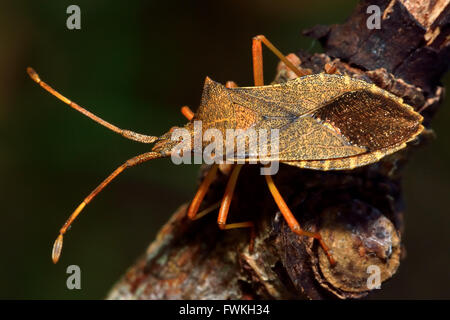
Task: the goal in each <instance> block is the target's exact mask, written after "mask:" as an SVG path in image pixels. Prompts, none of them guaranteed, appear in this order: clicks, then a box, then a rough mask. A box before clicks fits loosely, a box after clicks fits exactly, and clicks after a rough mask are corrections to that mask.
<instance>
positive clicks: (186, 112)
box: [181, 106, 195, 121]
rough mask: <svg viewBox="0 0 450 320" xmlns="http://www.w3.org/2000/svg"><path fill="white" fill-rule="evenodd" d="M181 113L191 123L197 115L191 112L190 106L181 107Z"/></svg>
mask: <svg viewBox="0 0 450 320" xmlns="http://www.w3.org/2000/svg"><path fill="white" fill-rule="evenodd" d="M181 113H182V114H183V116H185V117H186V119H188V120H189V121H191V120H192V119H193V118H194V115H195V114H194V112H193V111H192V110H191V108H189V107H188V106H182V107H181Z"/></svg>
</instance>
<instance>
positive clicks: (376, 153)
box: [221, 74, 423, 170]
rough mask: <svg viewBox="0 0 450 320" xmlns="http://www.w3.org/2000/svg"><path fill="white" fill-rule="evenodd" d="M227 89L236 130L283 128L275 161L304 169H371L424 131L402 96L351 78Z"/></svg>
mask: <svg viewBox="0 0 450 320" xmlns="http://www.w3.org/2000/svg"><path fill="white" fill-rule="evenodd" d="M221 89H222V88H221ZM222 90H223V89H222ZM225 90H226V91H227V93H228V97H227V98H226V99H225V100H227V103H228V104H230V103H232V106H233V109H232V110H233V114H228V116H229V117H227V118H228V119H230V118H231V119H233V120H234V121H232V122H233V123H230V124H232V127H235V128H244V129H245V128H253V129H256V130H258V129H266V130H270V129H278V130H279V141H278V143H279V148H278V153H277V154H273V155H272V157H273V158H275V159H277V160H279V161H280V162H283V163H286V164H289V165H293V166H298V167H302V168H311V169H318V170H333V169H334V170H339V169H341V170H342V169H352V168H355V167H359V166H363V165H367V164H370V163H373V162H376V161H378V160H379V159H381V158H382V157H384V156H386V155H388V154H391V153H393V152H396V151H398V150H400V149H402V148H404V147H405V146H406V143H407V142H409V141H411V140H413V139H414V138H415V137H416V136H417V135H418V134H420V132H421V131H422V130H423V126H422V125H421V122H422V116H421V115H420V114H418V113H417V112H415V111H414V110H413V108H412V107H410V106H408V105H407V104H404V103H403V101H402V99H401V98H398V97H396V96H394V95H392V94H390V93H389V92H387V91H385V90H383V89H381V88H379V87H377V86H375V85H373V84H370V83H367V82H365V81H362V80H357V79H353V78H350V77H348V76H341V75H329V74H316V75H310V76H305V77H301V78H297V79H295V80H291V81H288V82H286V83H283V84H276V85H269V86H261V87H243V88H231V89H225ZM224 98H225V97H224ZM273 158H272V159H273ZM246 159H247V160H255V159H254V156H251V155H248V156H247V158H246Z"/></svg>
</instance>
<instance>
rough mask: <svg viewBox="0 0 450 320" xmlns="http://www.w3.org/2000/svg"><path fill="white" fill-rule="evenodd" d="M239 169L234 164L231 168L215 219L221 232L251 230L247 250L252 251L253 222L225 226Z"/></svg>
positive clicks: (239, 165) (239, 166)
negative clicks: (240, 229) (239, 229)
mask: <svg viewBox="0 0 450 320" xmlns="http://www.w3.org/2000/svg"><path fill="white" fill-rule="evenodd" d="M241 168H242V164H236V165H235V167H234V168H233V171H232V172H231V175H230V179H229V180H228V183H227V187H226V189H225V194H224V195H223V198H222V204H221V205H220V209H219V216H218V218H217V224H218V225H219V228H220V229H222V230H226V229H236V228H251V234H250V236H251V237H250V247H249V250H250V251H253V244H254V238H255V225H254V223H253V221H245V222H237V223H228V224H227V217H228V212H229V210H230V204H231V200H232V199H233V195H234V189H235V188H236V182H237V178H238V176H239V173H240V171H241Z"/></svg>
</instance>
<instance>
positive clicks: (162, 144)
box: [27, 35, 423, 264]
mask: <svg viewBox="0 0 450 320" xmlns="http://www.w3.org/2000/svg"><path fill="white" fill-rule="evenodd" d="M262 43H264V44H265V45H266V46H267V47H268V48H269V49H270V50H271V51H272V52H273V53H274V54H275V55H277V56H278V58H279V59H280V60H281V61H282V62H284V64H285V65H286V66H287V67H288V68H289V69H290V70H292V71H293V72H294V73H295V74H296V75H297V76H298V78H296V79H294V80H290V81H288V82H286V83H283V84H274V85H267V86H264V79H263V62H262V61H263V60H262V45H261V44H262ZM252 55H253V75H254V84H255V86H254V87H243V88H240V87H237V85H236V84H235V83H234V82H232V81H229V82H227V84H226V85H225V86H223V85H221V84H219V83H217V82H214V81H212V80H211V79H210V78H208V77H207V78H206V80H205V84H204V88H203V95H202V99H201V104H200V106H199V108H198V110H197V113H195V114H194V113H193V112H192V111H191V110H190V109H189V108H188V107H186V106H184V107H182V109H181V112H182V113H183V115H184V116H185V117H186V118H187V119H188V120H189V122H188V123H187V124H186V125H185V126H184V128H185V129H187V130H189V132H192V131H193V121H194V120H201V121H202V126H203V128H205V129H207V128H215V129H218V130H219V131H220V132H223V133H224V132H225V130H227V129H238V128H240V129H247V128H254V129H259V128H277V129H279V140H278V142H279V147H278V152H277V154H276V160H277V161H279V162H281V163H285V164H288V165H292V166H297V167H300V168H309V169H315V170H345V169H353V168H356V167H360V166H364V165H368V164H371V163H374V162H377V161H378V160H380V159H381V158H383V157H384V156H386V155H389V154H392V153H394V152H396V151H398V150H400V149H402V148H404V147H405V146H406V143H408V142H409V141H411V140H413V139H414V138H415V137H416V136H417V135H419V134H420V133H421V132H422V130H423V126H422V125H421V122H422V116H421V115H420V114H418V113H417V112H415V111H414V110H413V108H412V107H410V106H408V105H406V104H404V103H403V101H402V99H401V98H399V97H396V96H394V95H392V94H390V93H389V92H387V91H385V90H383V89H381V88H379V87H377V86H375V85H373V84H370V83H367V82H365V81H361V80H357V79H353V78H351V77H348V76H343V75H338V74H330V73H334V72H335V71H336V68H334V67H329V66H328V68H326V72H327V73H320V74H314V75H309V74H307V73H306V72H304V71H303V70H301V69H300V68H298V67H296V66H295V65H293V64H292V63H291V62H290V61H289V59H287V58H286V57H285V56H284V55H283V54H282V53H281V52H280V51H279V50H278V49H277V48H275V47H274V46H273V45H272V43H270V42H269V41H268V40H267V38H265V37H264V36H262V35H259V36H256V37H254V38H253V45H252ZM27 72H28V74H29V75H30V77H31V78H32V79H33V80H34V81H35V82H36V83H38V84H39V85H40V86H41V87H42V88H44V89H45V90H47V91H48V92H49V93H51V94H52V95H54V96H56V97H57V98H58V99H60V100H61V101H63V102H64V103H66V104H68V105H69V106H70V107H72V108H74V109H75V110H77V111H79V112H81V113H83V114H84V115H85V116H87V117H89V118H91V119H92V120H94V121H95V122H97V123H99V124H101V125H103V126H105V127H106V128H108V129H110V130H112V131H114V132H117V133H119V134H121V135H122V136H124V137H125V138H128V139H131V140H135V141H138V142H141V143H155V145H154V146H153V148H152V150H151V151H149V152H146V153H143V154H140V155H138V156H136V157H134V158H131V159H129V160H127V161H126V162H125V163H123V164H122V165H121V166H119V167H118V168H117V169H116V170H115V171H114V172H113V173H111V174H110V175H109V176H108V177H107V178H106V179H105V180H104V181H103V182H102V183H101V184H100V185H99V186H98V187H97V188H96V189H94V190H93V191H92V192H91V193H90V194H89V195H88V196H87V197H86V198H85V199H84V200H83V201H82V202H81V204H80V205H79V206H78V207H77V208H76V209H75V211H74V212H73V213H72V214H71V215H70V217H69V219H68V220H67V221H66V222H65V224H64V225H63V226H62V228H61V229H60V231H59V235H58V237H57V239H56V241H55V243H54V246H53V250H52V259H53V262H54V263H56V262H57V261H58V260H59V258H60V255H61V250H62V245H63V236H64V234H65V233H66V232H67V230H68V228H69V226H70V225H71V224H72V223H73V221H74V220H75V219H76V218H77V217H78V215H79V214H80V212H81V211H82V210H83V209H84V207H85V206H86V205H87V204H88V203H89V202H91V200H92V199H93V198H94V197H95V196H96V195H97V194H98V193H99V192H100V191H101V190H103V189H104V188H105V187H106V186H107V185H108V184H109V183H110V182H111V181H112V180H113V179H114V178H116V177H117V176H118V175H119V174H120V173H121V172H122V171H124V170H125V169H126V168H129V167H132V166H135V165H137V164H140V163H143V162H146V161H149V160H152V159H157V158H163V157H169V156H171V153H172V149H173V147H174V146H175V144H176V143H177V142H176V141H172V140H171V138H170V137H171V134H170V132H171V131H169V132H167V133H165V134H163V135H162V136H160V137H156V136H148V135H143V134H139V133H136V132H133V131H130V130H124V129H121V128H118V127H116V126H114V125H112V124H111V123H109V122H107V121H105V120H103V119H101V118H99V117H97V116H96V115H94V114H92V113H90V112H89V111H87V110H86V109H84V108H83V107H81V106H79V105H78V104H76V103H74V102H73V101H71V100H69V99H67V98H66V97H64V96H63V95H61V94H60V93H58V92H57V91H56V90H54V89H53V88H51V87H50V86H49V85H48V84H46V83H45V82H43V81H42V80H41V79H40V77H39V76H38V74H37V73H36V72H35V71H34V70H33V69H32V68H28V69H27ZM190 151H191V152H192V151H193V150H192V149H191V150H190ZM256 156H257V155H256ZM252 157H255V155H253V156H251V155H250V154H248V155H247V156H246V158H245V161H246V162H250V160H255V159H253V158H252ZM242 165H243V164H240V163H235V164H233V168H232V171H231V174H230V177H229V180H228V184H227V186H226V189H225V192H224V196H223V199H222V202H221V204H220V208H219V214H218V221H217V222H218V225H219V227H220V228H221V229H232V228H251V229H252V230H253V227H254V223H253V221H245V222H239V223H231V224H227V216H228V211H229V208H230V203H231V200H232V198H233V193H234V189H235V186H236V182H237V179H238V175H239V172H240V170H241V167H242ZM217 170H218V164H213V165H212V166H211V169H210V170H209V172H208V173H207V175H206V177H205V179H204V180H203V181H202V183H201V184H200V187H199V189H198V191H197V193H196V195H195V196H194V198H193V200H192V202H191V204H190V206H189V208H188V210H187V215H188V217H189V218H190V219H197V218H199V217H200V216H203V215H204V214H206V213H207V212H209V211H212V209H215V208H217V207H219V205H217V206H215V207H212V208H209V209H207V210H204V211H203V212H201V213H198V210H199V207H200V204H201V203H202V200H203V198H204V196H205V195H206V193H207V191H208V188H209V186H210V184H211V182H212V181H213V180H214V178H215V176H216V173H217ZM265 180H266V183H267V185H268V187H269V190H270V192H271V194H272V196H273V198H274V200H275V202H276V204H277V206H278V208H279V210H280V212H281V213H282V215H283V216H284V218H285V219H286V222H287V223H288V225H289V227H290V228H291V230H292V231H293V232H294V233H296V234H298V235H300V236H308V237H313V238H315V239H317V240H318V242H319V244H320V246H321V247H322V249H323V250H324V252H325V253H326V254H327V256H328V259H329V262H330V264H334V263H335V260H334V259H333V257H332V254H331V252H330V249H329V248H328V247H327V246H326V244H325V243H324V241H322V238H321V236H320V234H319V233H316V232H308V231H305V230H303V229H302V228H301V227H300V224H299V223H298V222H297V220H296V218H295V217H294V215H293V214H292V212H291V211H290V209H289V207H288V205H287V204H286V202H285V201H284V200H283V197H282V196H281V194H280V192H279V191H278V189H277V187H276V186H275V184H274V182H273V179H272V177H271V176H270V175H266V176H265Z"/></svg>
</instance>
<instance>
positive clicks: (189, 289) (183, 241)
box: [108, 0, 450, 299]
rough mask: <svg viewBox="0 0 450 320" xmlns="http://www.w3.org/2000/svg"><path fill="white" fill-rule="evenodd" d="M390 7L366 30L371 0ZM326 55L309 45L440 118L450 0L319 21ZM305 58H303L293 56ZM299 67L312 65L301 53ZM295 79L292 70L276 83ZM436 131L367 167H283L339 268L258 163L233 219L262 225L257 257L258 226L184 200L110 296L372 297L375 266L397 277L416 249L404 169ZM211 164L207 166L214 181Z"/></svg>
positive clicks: (362, 7)
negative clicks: (406, 214)
mask: <svg viewBox="0 0 450 320" xmlns="http://www.w3.org/2000/svg"><path fill="white" fill-rule="evenodd" d="M374 4H375V5H378V6H380V8H381V10H382V20H381V29H380V30H377V29H374V30H369V29H367V27H366V19H367V17H368V14H367V13H366V9H367V6H369V5H374ZM305 34H306V35H308V36H311V37H314V38H317V39H319V41H320V42H321V43H322V45H323V47H324V49H325V53H324V54H313V55H311V54H307V53H305V52H298V53H297V56H298V57H299V58H300V60H301V67H302V68H304V69H310V70H311V71H312V72H313V73H317V72H322V71H323V69H324V66H325V64H326V63H331V64H333V65H334V66H335V67H336V68H337V70H338V71H339V72H340V73H342V74H349V75H351V76H353V77H357V78H360V79H364V80H366V81H368V82H373V83H375V84H376V85H378V86H379V87H381V88H383V89H385V90H388V91H390V92H392V93H393V94H395V95H397V96H400V97H402V98H403V99H404V100H405V102H406V103H408V104H410V105H412V106H413V107H414V108H415V109H416V110H417V111H419V112H421V113H422V115H423V116H424V117H425V120H424V124H425V126H427V127H428V128H429V126H430V121H431V117H432V115H433V114H434V111H435V110H436V107H437V105H438V103H439V102H440V100H441V99H442V97H443V92H444V90H443V88H442V87H440V86H439V80H440V78H441V76H442V75H443V74H444V73H445V72H446V71H447V69H448V66H449V62H450V0H442V1H440V0H403V1H401V0H398V1H395V0H393V1H382V0H371V1H362V2H361V3H360V4H359V5H358V6H357V7H356V9H355V11H354V12H353V14H352V15H351V16H350V17H349V18H348V20H347V21H346V22H345V23H344V24H342V25H333V26H317V27H314V28H312V29H310V30H307V31H305ZM290 57H291V59H293V60H296V59H295V56H290ZM297 62H300V61H298V60H297ZM292 77H293V75H292V74H291V73H290V72H289V71H288V70H286V68H285V67H284V65H280V66H279V68H278V74H277V77H276V79H275V82H283V81H286V80H288V79H290V78H292ZM432 136H433V134H432V131H431V130H426V132H425V133H423V134H422V135H421V136H420V139H418V141H417V142H416V143H414V144H412V145H411V146H410V147H408V148H407V149H406V150H403V151H401V152H397V153H395V154H393V155H391V156H389V157H386V158H384V159H383V160H381V161H380V162H378V163H376V164H373V165H370V166H366V167H363V168H359V169H355V170H351V171H341V172H318V171H312V170H300V169H297V168H293V167H290V166H286V165H281V166H280V171H279V173H278V174H277V175H276V176H275V182H276V184H277V185H278V187H279V188H280V192H281V193H282V194H283V196H284V197H285V200H286V202H287V203H288V204H289V206H290V208H291V210H292V211H293V213H294V214H295V215H296V217H297V218H298V220H299V222H300V224H301V225H302V227H303V228H305V229H307V230H311V231H320V233H321V234H322V236H323V237H324V240H325V241H326V243H328V244H329V245H330V246H331V247H332V248H333V256H334V258H335V259H336V260H337V266H336V267H334V268H330V266H329V263H328V261H327V259H326V256H325V254H324V253H323V251H322V250H321V249H320V247H319V246H318V245H317V243H316V242H315V241H312V240H311V239H309V238H306V237H305V238H301V237H298V236H297V235H295V234H293V233H292V232H291V230H290V229H289V228H288V226H287V225H286V223H285V222H284V220H283V219H282V217H281V216H280V214H279V213H277V207H276V205H275V204H274V202H273V200H272V198H271V196H270V194H269V192H268V190H267V186H266V185H265V183H264V178H263V177H262V176H260V175H259V171H258V170H259V168H257V166H245V167H244V168H243V169H242V173H241V175H240V177H239V183H238V186H237V188H236V193H235V198H234V199H233V202H232V205H231V209H230V219H231V222H233V221H236V222H237V221H246V220H249V219H251V220H253V221H256V223H257V235H256V239H255V247H254V250H253V251H252V252H249V247H248V246H249V233H248V232H247V231H246V230H243V229H241V230H239V229H236V230H230V231H220V230H219V228H218V227H217V225H216V217H215V215H214V214H210V215H208V216H206V217H205V218H203V219H200V220H198V221H189V219H188V218H187V217H186V207H187V205H186V204H185V205H182V206H181V207H180V208H179V209H178V210H177V212H176V213H174V215H173V216H172V218H171V219H170V220H169V222H167V224H166V225H165V226H164V227H163V228H162V229H161V231H160V232H159V234H158V236H157V238H156V240H155V241H154V242H153V243H152V244H151V245H150V247H149V248H148V250H147V252H146V253H145V254H144V255H143V256H142V257H141V258H140V259H139V260H138V261H137V262H136V264H135V265H133V266H132V267H131V268H130V269H129V270H128V271H127V273H126V274H125V275H124V276H123V278H122V279H121V280H119V282H118V283H117V284H116V285H115V286H114V287H113V289H112V290H111V292H110V293H109V295H108V298H109V299H302V298H308V299H330V298H341V299H344V298H360V297H363V296H365V295H367V294H368V293H369V292H370V289H369V288H368V286H367V278H368V273H367V268H368V266H371V265H372V266H377V267H379V268H380V271H381V278H382V281H385V280H387V279H389V278H390V277H392V276H393V275H394V274H395V272H396V270H397V268H398V266H399V264H400V260H401V257H402V255H403V253H404V249H403V248H402V245H401V236H402V233H403V211H404V209H403V201H402V192H401V171H402V167H403V166H404V164H405V162H406V161H407V159H408V157H409V156H410V155H411V153H412V152H411V151H413V149H415V148H416V147H417V146H419V145H420V144H422V143H424V142H427V140H429V139H430V138H431V137H432ZM207 169H208V168H206V167H204V168H203V169H202V171H201V174H202V176H204V174H205V172H206V171H207ZM226 182H227V172H225V171H224V172H221V173H220V174H219V176H218V177H217V179H216V181H214V183H213V184H212V186H211V189H210V191H209V193H208V194H207V197H206V198H205V200H204V203H203V207H207V206H209V205H211V204H213V203H215V202H217V201H219V200H220V199H221V198H222V195H223V192H224V189H225V185H226Z"/></svg>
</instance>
